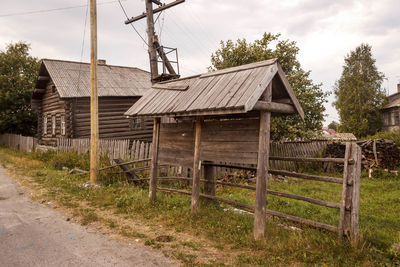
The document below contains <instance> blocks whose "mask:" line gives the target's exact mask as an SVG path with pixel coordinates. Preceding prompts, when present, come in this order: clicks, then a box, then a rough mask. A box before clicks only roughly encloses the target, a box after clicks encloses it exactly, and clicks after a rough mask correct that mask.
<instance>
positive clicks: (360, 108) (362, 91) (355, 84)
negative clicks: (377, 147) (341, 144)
mask: <svg viewBox="0 0 400 267" xmlns="http://www.w3.org/2000/svg"><path fill="white" fill-rule="evenodd" d="M375 61H376V60H375V59H374V58H373V57H372V52H371V46H370V45H368V44H361V45H360V46H358V47H357V48H356V49H355V50H354V51H351V52H350V54H348V55H347V56H346V57H345V59H344V62H345V64H344V66H343V71H342V75H341V77H340V79H339V80H338V81H336V84H335V87H334V94H335V97H336V101H335V102H334V106H335V107H336V109H337V110H338V112H339V116H340V127H339V130H340V131H342V132H350V133H353V134H354V135H355V136H357V137H362V136H367V135H372V134H375V133H376V132H377V131H378V130H379V129H381V127H382V119H381V115H380V112H379V107H381V106H382V105H383V104H384V102H385V93H384V90H383V89H382V88H381V85H382V82H383V79H384V75H383V73H382V72H379V71H378V69H377V67H376V65H375Z"/></svg>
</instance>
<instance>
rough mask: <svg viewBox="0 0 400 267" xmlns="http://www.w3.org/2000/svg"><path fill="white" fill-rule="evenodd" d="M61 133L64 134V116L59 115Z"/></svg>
mask: <svg viewBox="0 0 400 267" xmlns="http://www.w3.org/2000/svg"><path fill="white" fill-rule="evenodd" d="M60 126H61V135H65V116H61V125H60Z"/></svg>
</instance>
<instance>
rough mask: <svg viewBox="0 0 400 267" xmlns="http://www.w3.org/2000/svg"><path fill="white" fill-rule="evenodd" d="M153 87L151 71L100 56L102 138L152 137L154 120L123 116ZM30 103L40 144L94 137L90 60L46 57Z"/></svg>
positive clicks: (100, 130)
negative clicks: (91, 125) (63, 138)
mask: <svg viewBox="0 0 400 267" xmlns="http://www.w3.org/2000/svg"><path fill="white" fill-rule="evenodd" d="M150 88H151V83H150V73H148V72H147V71H144V70H141V69H138V68H130V67H120V66H111V65H106V64H105V60H99V62H98V94H99V132H100V138H113V139H123V138H129V139H140V140H151V136H152V121H151V120H150V121H149V120H143V119H133V120H129V119H127V118H126V117H125V116H123V114H124V112H126V111H127V110H128V109H129V108H130V107H131V106H132V105H133V104H134V103H135V102H136V101H137V100H138V99H139V98H140V97H141V96H142V95H143V93H144V92H145V91H147V90H149V89H150ZM31 105H32V108H33V109H34V110H35V111H36V113H37V115H38V133H37V137H38V138H39V140H40V143H41V144H44V145H55V144H56V141H57V138H62V137H65V138H88V137H90V64H88V63H80V62H71V61H63V60H52V59H43V60H42V65H41V67H40V71H39V75H38V77H37V82H36V88H35V89H34V91H33V94H32V100H31Z"/></svg>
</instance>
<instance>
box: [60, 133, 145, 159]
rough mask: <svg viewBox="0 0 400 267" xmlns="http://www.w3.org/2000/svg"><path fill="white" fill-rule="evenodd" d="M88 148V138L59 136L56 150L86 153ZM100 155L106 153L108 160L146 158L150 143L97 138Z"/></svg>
mask: <svg viewBox="0 0 400 267" xmlns="http://www.w3.org/2000/svg"><path fill="white" fill-rule="evenodd" d="M89 150H90V139H88V138H82V139H70V138H60V139H58V140H57V151H59V152H67V151H76V152H77V153H87V152H89ZM99 153H100V155H107V156H108V157H109V158H110V160H112V159H116V158H122V159H125V160H133V159H147V158H150V155H151V143H149V142H144V141H139V140H134V141H132V142H131V143H130V141H129V140H113V139H100V140H99Z"/></svg>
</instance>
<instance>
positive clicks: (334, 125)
mask: <svg viewBox="0 0 400 267" xmlns="http://www.w3.org/2000/svg"><path fill="white" fill-rule="evenodd" d="M338 128H339V123H337V122H336V121H332V122H331V123H329V124H328V129H332V130H335V131H336V132H337V131H338Z"/></svg>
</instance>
